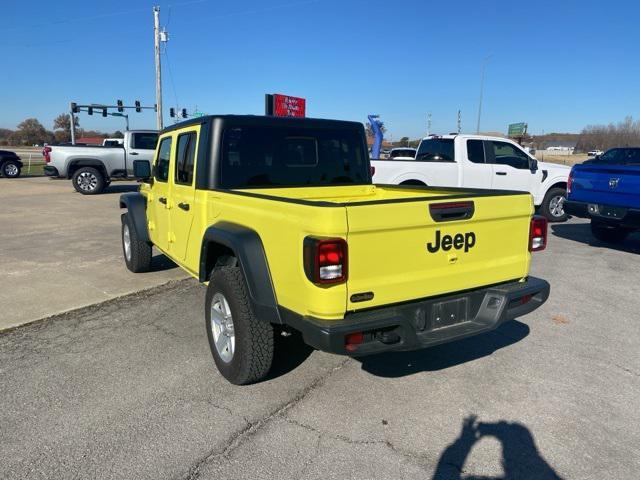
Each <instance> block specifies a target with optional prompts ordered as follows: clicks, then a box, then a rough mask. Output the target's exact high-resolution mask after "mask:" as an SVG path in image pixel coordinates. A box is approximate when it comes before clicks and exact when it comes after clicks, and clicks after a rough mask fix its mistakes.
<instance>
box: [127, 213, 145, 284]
mask: <svg viewBox="0 0 640 480" xmlns="http://www.w3.org/2000/svg"><path fill="white" fill-rule="evenodd" d="M120 218H121V220H122V230H121V239H122V255H123V256H124V262H125V263H126V265H127V268H128V269H129V270H131V271H132V272H133V273H143V272H148V271H149V270H151V253H152V252H151V245H150V244H149V243H147V242H145V241H143V240H140V239H139V238H138V235H137V234H136V230H135V229H134V228H133V222H132V221H131V219H130V218H129V214H128V213H123V214H122V216H121V217H120ZM127 235H128V241H129V253H128V254H127V247H126V241H127Z"/></svg>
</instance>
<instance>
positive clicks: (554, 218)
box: [540, 188, 567, 222]
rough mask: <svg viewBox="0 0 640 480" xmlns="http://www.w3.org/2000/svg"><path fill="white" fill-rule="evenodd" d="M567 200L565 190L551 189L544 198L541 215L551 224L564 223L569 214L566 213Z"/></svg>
mask: <svg viewBox="0 0 640 480" xmlns="http://www.w3.org/2000/svg"><path fill="white" fill-rule="evenodd" d="M566 199H567V191H566V190H565V189H564V188H551V189H549V191H548V192H547V194H546V195H545V196H544V200H543V201H542V205H540V213H541V214H542V215H544V216H545V217H546V218H547V220H549V221H550V222H564V221H565V220H566V219H567V214H566V212H565V211H564V202H565V200H566Z"/></svg>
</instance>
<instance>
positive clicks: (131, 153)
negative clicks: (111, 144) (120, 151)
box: [129, 152, 138, 155]
mask: <svg viewBox="0 0 640 480" xmlns="http://www.w3.org/2000/svg"><path fill="white" fill-rule="evenodd" d="M129 155H138V152H129Z"/></svg>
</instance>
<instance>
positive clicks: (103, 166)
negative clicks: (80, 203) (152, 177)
mask: <svg viewBox="0 0 640 480" xmlns="http://www.w3.org/2000/svg"><path fill="white" fill-rule="evenodd" d="M157 142H158V132H157V131H156V130H128V131H126V132H125V133H124V139H123V143H122V144H120V145H118V144H113V143H111V144H108V145H104V146H103V145H64V146H62V145H60V146H56V145H50V146H46V147H44V149H43V150H42V155H43V156H44V161H45V166H44V173H45V175H48V176H50V177H59V178H70V179H71V181H72V183H73V186H74V188H75V189H76V190H77V191H78V192H80V193H82V194H83V195H95V194H96V193H100V192H102V191H103V190H104V189H105V188H106V187H107V186H108V185H109V184H110V183H111V179H112V178H133V161H134V160H149V161H151V160H152V159H153V155H154V153H155V150H156V143H157Z"/></svg>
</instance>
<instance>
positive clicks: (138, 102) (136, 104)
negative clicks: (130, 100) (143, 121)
mask: <svg viewBox="0 0 640 480" xmlns="http://www.w3.org/2000/svg"><path fill="white" fill-rule="evenodd" d="M135 106H136V112H138V113H140V112H141V111H142V109H141V108H140V100H136V101H135Z"/></svg>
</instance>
